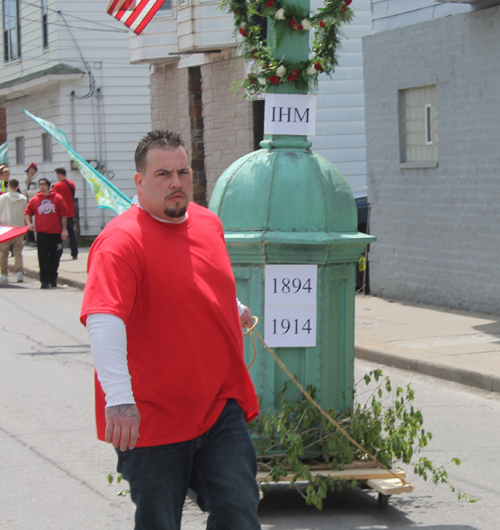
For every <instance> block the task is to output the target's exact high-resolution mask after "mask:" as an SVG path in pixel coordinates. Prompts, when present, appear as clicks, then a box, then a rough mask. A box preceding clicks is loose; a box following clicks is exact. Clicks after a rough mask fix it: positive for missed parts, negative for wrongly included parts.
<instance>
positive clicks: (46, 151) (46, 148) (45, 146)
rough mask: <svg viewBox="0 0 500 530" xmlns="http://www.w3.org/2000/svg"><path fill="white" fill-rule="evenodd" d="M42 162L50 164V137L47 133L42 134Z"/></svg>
mask: <svg viewBox="0 0 500 530" xmlns="http://www.w3.org/2000/svg"><path fill="white" fill-rule="evenodd" d="M42 161H43V162H52V136H50V134H49V133H43V134H42Z"/></svg>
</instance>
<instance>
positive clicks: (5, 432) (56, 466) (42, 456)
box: [0, 425, 109, 501]
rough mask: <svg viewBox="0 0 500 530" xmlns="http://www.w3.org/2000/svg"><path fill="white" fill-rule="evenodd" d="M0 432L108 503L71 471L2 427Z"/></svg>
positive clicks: (103, 496) (98, 492) (99, 493)
mask: <svg viewBox="0 0 500 530" xmlns="http://www.w3.org/2000/svg"><path fill="white" fill-rule="evenodd" d="M0 431H1V432H3V433H4V434H5V435H7V436H9V437H10V438H12V439H13V440H15V441H16V442H18V443H20V444H21V445H22V446H23V447H25V448H26V449H28V450H29V451H31V452H32V453H33V454H35V455H36V456H38V457H39V458H41V459H43V460H45V461H46V462H48V463H49V464H50V465H52V466H54V467H55V468H56V469H58V470H59V471H62V472H63V473H64V474H66V476H68V477H69V478H71V479H73V480H76V481H77V482H79V483H80V484H82V485H83V486H85V487H86V488H88V489H89V490H90V491H92V492H93V493H96V494H97V495H99V497H102V498H103V499H105V500H106V501H109V499H108V497H106V495H103V494H102V493H101V492H100V491H99V490H97V489H96V488H94V487H93V486H91V485H90V484H89V483H88V482H86V481H85V480H82V479H81V478H80V477H78V476H76V475H74V474H73V473H71V471H68V470H67V469H65V468H64V467H62V466H61V465H60V464H58V463H57V462H55V461H54V460H52V459H51V458H49V457H48V456H46V455H44V454H43V453H41V452H40V451H38V449H36V448H35V447H33V446H32V445H30V444H28V443H26V442H25V441H24V440H23V439H22V438H20V437H19V436H16V435H15V434H13V433H11V432H9V431H8V430H6V429H5V428H4V427H2V426H1V425H0Z"/></svg>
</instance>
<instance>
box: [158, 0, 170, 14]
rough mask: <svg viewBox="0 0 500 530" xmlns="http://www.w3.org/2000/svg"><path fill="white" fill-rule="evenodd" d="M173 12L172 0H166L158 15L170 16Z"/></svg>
mask: <svg viewBox="0 0 500 530" xmlns="http://www.w3.org/2000/svg"><path fill="white" fill-rule="evenodd" d="M171 14H172V0H165V1H164V2H163V4H162V5H161V6H160V9H158V15H163V16H169V15H171Z"/></svg>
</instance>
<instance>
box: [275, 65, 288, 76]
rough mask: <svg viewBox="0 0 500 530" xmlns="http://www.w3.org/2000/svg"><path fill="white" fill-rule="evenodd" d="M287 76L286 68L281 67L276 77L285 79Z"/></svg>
mask: <svg viewBox="0 0 500 530" xmlns="http://www.w3.org/2000/svg"><path fill="white" fill-rule="evenodd" d="M285 74H286V68H285V67H284V66H283V65H281V66H279V67H278V69H277V70H276V75H277V76H279V77H283V76H284V75H285Z"/></svg>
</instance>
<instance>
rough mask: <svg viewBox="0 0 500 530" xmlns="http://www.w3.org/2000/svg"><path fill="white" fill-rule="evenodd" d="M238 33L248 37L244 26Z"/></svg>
mask: <svg viewBox="0 0 500 530" xmlns="http://www.w3.org/2000/svg"><path fill="white" fill-rule="evenodd" d="M240 35H242V36H243V37H248V31H246V30H245V29H244V28H240Z"/></svg>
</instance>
